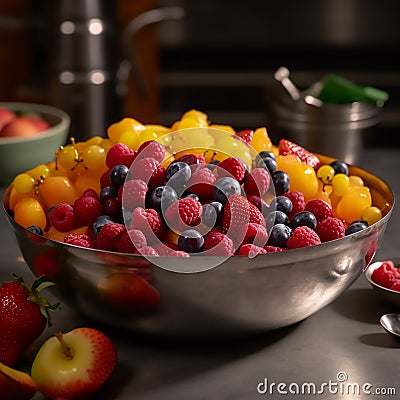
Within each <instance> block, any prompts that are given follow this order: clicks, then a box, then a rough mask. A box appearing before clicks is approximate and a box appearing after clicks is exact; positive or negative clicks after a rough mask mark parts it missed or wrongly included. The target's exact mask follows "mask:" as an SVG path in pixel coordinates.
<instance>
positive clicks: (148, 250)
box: [134, 246, 158, 256]
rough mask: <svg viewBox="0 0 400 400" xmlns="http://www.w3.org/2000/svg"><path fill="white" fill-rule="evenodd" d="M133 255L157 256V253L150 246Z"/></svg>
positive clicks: (138, 250)
mask: <svg viewBox="0 0 400 400" xmlns="http://www.w3.org/2000/svg"><path fill="white" fill-rule="evenodd" d="M134 254H141V255H142V256H158V253H157V252H156V251H155V250H154V248H153V247H151V246H143V247H141V248H140V249H137V250H136V251H135V252H134Z"/></svg>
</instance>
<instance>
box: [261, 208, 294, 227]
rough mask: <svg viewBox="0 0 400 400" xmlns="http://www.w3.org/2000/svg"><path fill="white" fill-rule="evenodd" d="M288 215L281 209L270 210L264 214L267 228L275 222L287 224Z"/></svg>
mask: <svg viewBox="0 0 400 400" xmlns="http://www.w3.org/2000/svg"><path fill="white" fill-rule="evenodd" d="M288 220H289V217H288V216H287V214H285V213H284V212H282V211H276V210H275V211H271V212H269V213H268V214H267V215H266V216H265V222H266V224H267V228H269V227H271V226H273V225H276V224H287V222H288Z"/></svg>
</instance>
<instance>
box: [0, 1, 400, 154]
mask: <svg viewBox="0 0 400 400" xmlns="http://www.w3.org/2000/svg"><path fill="white" fill-rule="evenodd" d="M399 12H400V3H399V2H398V1H397V0H303V1H296V0H293V1H290V0H288V1H285V2H276V1H272V0H249V1H247V2H245V3H244V2H243V1H238V0H202V1H191V0H159V1H156V0H134V1H133V0H118V1H109V0H104V1H100V0H65V1H62V0H53V1H51V0H2V1H1V3H0V52H1V60H2V61H1V63H0V101H31V102H40V103H46V104H51V105H54V106H59V107H61V108H63V109H64V110H65V111H67V112H68V113H69V114H70V115H71V117H72V126H71V132H72V134H73V135H74V136H75V137H78V138H85V137H89V136H93V135H101V136H104V134H105V129H106V127H107V126H108V125H109V124H110V123H112V122H114V121H116V120H118V119H119V118H121V117H122V116H132V117H134V118H136V119H138V120H140V121H142V122H144V123H161V124H166V125H171V124H172V123H173V122H174V121H175V120H176V119H178V118H179V117H180V116H181V115H182V113H183V112H185V111H187V110H189V109H191V108H196V109H199V110H202V111H205V112H206V113H207V114H208V115H209V117H210V119H211V120H212V121H213V122H215V123H220V124H231V125H232V126H234V128H236V129H237V130H239V129H246V128H256V127H259V126H265V125H266V126H268V113H267V104H266V96H267V95H268V93H269V91H270V90H272V89H273V88H274V87H276V85H279V84H278V83H277V82H276V80H275V79H274V72H275V71H276V69H277V68H278V67H280V66H286V67H287V68H288V69H289V70H290V71H291V78H292V80H293V81H294V82H295V83H296V85H298V87H299V88H301V89H305V88H307V87H309V86H310V85H311V84H312V83H314V82H316V81H318V80H319V79H321V78H322V77H323V76H324V75H325V74H327V73H331V72H333V73H336V74H339V75H342V76H344V77H346V78H347V79H350V80H352V81H354V82H356V83H357V84H360V85H368V86H375V87H378V88H380V89H383V90H386V91H387V92H389V94H390V98H389V101H388V102H387V103H386V104H385V106H384V108H383V113H382V120H381V122H380V124H379V131H378V132H375V133H373V134H371V135H370V136H369V137H368V138H367V145H376V144H379V145H382V146H383V145H399V144H400V139H399V135H398V133H397V131H398V128H399V127H400V62H399V61H398V57H396V53H397V52H398V49H399V45H400V30H399V29H398V16H399V15H400V13H399ZM383 138H384V139H383Z"/></svg>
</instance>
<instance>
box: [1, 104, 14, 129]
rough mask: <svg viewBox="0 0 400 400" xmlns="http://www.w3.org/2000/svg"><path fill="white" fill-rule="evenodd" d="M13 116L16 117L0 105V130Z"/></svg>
mask: <svg viewBox="0 0 400 400" xmlns="http://www.w3.org/2000/svg"><path fill="white" fill-rule="evenodd" d="M15 118H17V116H16V115H15V114H14V112H13V111H11V110H10V109H9V108H7V107H0V131H1V130H2V129H3V127H4V126H5V125H7V124H8V123H10V122H11V121H12V120H13V119H15Z"/></svg>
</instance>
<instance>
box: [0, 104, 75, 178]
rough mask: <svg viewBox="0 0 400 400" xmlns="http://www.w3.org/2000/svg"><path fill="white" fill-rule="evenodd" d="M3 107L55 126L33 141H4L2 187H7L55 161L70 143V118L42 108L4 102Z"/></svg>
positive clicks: (0, 142) (0, 148) (0, 153)
mask: <svg viewBox="0 0 400 400" xmlns="http://www.w3.org/2000/svg"><path fill="white" fill-rule="evenodd" d="M0 107H8V108H10V109H11V110H13V111H21V112H23V113H25V112H32V113H35V114H38V115H40V116H41V117H43V118H44V119H45V120H46V121H47V122H49V124H50V126H51V127H50V128H49V129H46V130H45V131H42V132H40V133H38V134H37V135H36V136H33V137H17V138H16V137H0V186H6V185H8V184H10V183H11V182H12V180H13V179H14V177H15V176H16V175H18V174H19V173H21V172H24V171H26V170H29V169H31V168H33V167H35V166H37V165H39V164H42V163H43V162H47V161H51V160H53V159H54V154H55V151H56V150H57V149H58V148H59V147H60V146H62V145H64V144H65V142H66V140H67V137H68V133H69V128H70V117H69V116H68V114H66V113H65V112H64V111H62V110H59V109H57V108H54V107H50V106H47V105H42V104H34V103H1V102H0Z"/></svg>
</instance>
